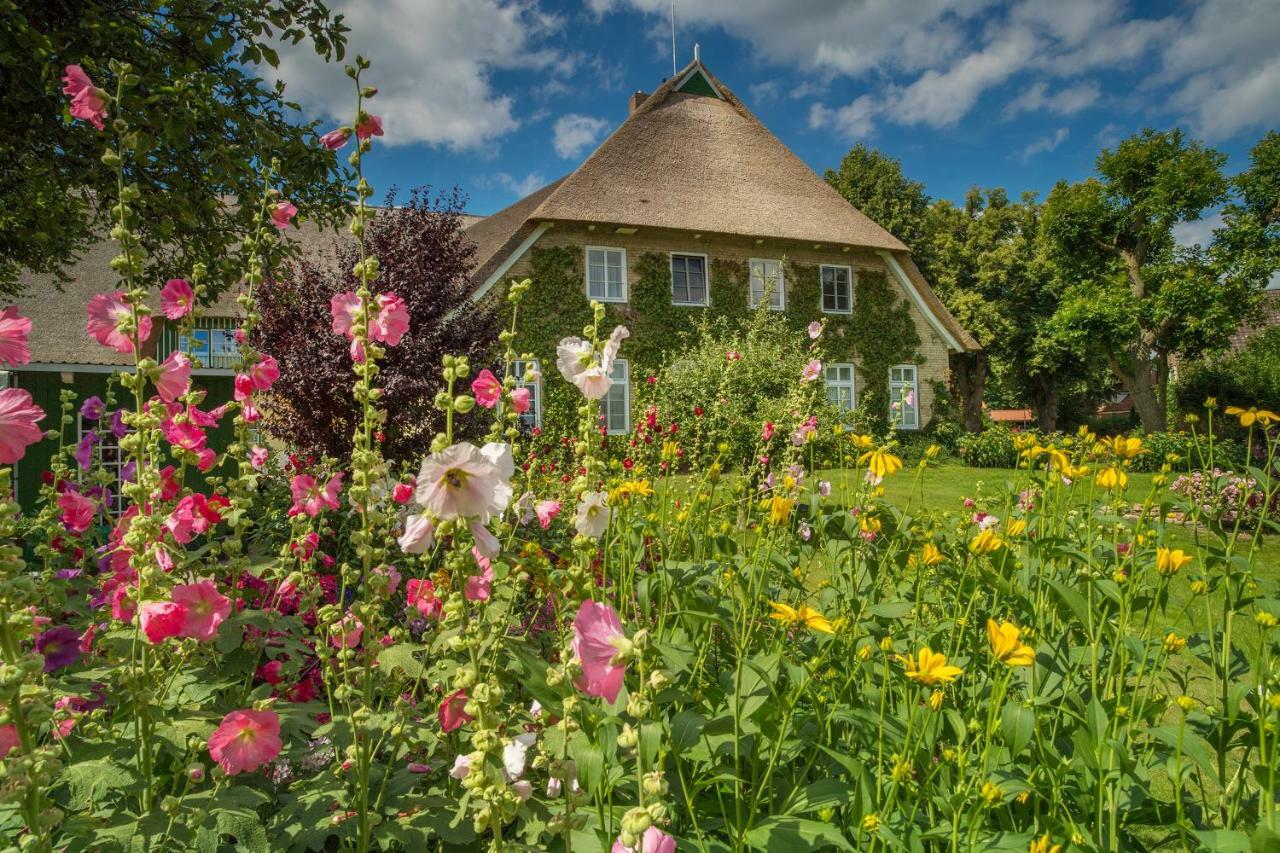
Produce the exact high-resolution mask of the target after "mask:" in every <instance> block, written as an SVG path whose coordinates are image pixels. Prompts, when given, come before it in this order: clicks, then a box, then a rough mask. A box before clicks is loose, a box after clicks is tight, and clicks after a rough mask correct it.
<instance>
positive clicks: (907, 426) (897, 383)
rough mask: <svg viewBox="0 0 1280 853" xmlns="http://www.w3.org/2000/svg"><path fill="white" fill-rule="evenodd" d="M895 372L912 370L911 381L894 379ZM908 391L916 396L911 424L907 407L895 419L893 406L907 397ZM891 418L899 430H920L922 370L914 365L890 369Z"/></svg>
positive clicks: (897, 366) (898, 365)
mask: <svg viewBox="0 0 1280 853" xmlns="http://www.w3.org/2000/svg"><path fill="white" fill-rule="evenodd" d="M895 370H910V371H911V380H910V381H907V380H905V379H894V378H893V372H894V371H895ZM906 391H912V392H914V395H915V401H916V404H915V405H914V406H912V407H911V422H910V423H908V422H907V419H906V407H905V406H903V407H902V409H901V410H900V411H899V412H898V415H897V416H896V417H894V414H893V404H894V401H895V399H896V400H901V399H902V398H903V397H904V396H905V392H906ZM895 392H896V393H895ZM889 416H890V417H891V418H893V422H894V425H895V426H896V427H897V428H898V429H904V430H918V429H920V368H919V367H917V366H916V365H914V364H895V365H894V366H893V367H890V368H889Z"/></svg>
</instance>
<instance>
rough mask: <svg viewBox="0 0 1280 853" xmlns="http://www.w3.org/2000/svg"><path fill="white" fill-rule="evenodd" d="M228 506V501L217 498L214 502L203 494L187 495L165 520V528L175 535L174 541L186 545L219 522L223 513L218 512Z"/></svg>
mask: <svg viewBox="0 0 1280 853" xmlns="http://www.w3.org/2000/svg"><path fill="white" fill-rule="evenodd" d="M225 505H226V499H225V498H223V499H219V498H217V497H215V498H214V499H213V500H210V499H208V498H206V497H205V496H204V495H201V494H193V495H187V496H186V497H184V498H183V499H182V500H180V501H178V505H177V506H176V507H174V508H173V512H171V513H169V517H168V518H166V519H165V520H164V526H165V527H166V528H168V530H169V532H170V533H172V534H173V539H174V541H175V542H177V543H179V544H180V545H185V544H187V543H188V542H190V541H191V539H192V537H194V536H201V535H203V534H205V533H207V532H208V531H209V530H210V528H212V527H213V526H214V525H215V524H217V523H218V522H219V521H222V513H220V512H219V511H218V510H219V508H220V507H221V506H225Z"/></svg>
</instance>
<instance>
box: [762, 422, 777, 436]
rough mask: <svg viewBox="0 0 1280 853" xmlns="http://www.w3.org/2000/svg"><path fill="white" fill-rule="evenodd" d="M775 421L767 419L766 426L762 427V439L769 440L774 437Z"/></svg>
mask: <svg viewBox="0 0 1280 853" xmlns="http://www.w3.org/2000/svg"><path fill="white" fill-rule="evenodd" d="M773 430H774V426H773V421H765V422H764V426H763V427H762V428H761V429H760V440H761V441H769V440H771V439H772V438H773Z"/></svg>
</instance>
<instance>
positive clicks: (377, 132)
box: [356, 113, 382, 141]
mask: <svg viewBox="0 0 1280 853" xmlns="http://www.w3.org/2000/svg"><path fill="white" fill-rule="evenodd" d="M381 135H382V116H375V115H368V114H367V113H366V114H365V117H364V118H362V119H361V120H360V123H359V124H357V125H356V139H359V140H361V141H364V140H366V139H368V138H369V137H371V136H381Z"/></svg>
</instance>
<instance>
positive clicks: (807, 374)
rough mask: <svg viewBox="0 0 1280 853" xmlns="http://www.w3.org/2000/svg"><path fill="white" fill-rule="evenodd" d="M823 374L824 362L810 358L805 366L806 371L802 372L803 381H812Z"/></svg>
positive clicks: (801, 379) (801, 378)
mask: <svg viewBox="0 0 1280 853" xmlns="http://www.w3.org/2000/svg"><path fill="white" fill-rule="evenodd" d="M821 375H822V362H820V361H818V360H817V359H816V358H811V359H809V363H808V364H806V365H805V366H804V371H803V372H802V373H801V374H800V381H801V382H812V381H813V380H815V379H817V378H818V377H819V376H821Z"/></svg>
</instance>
